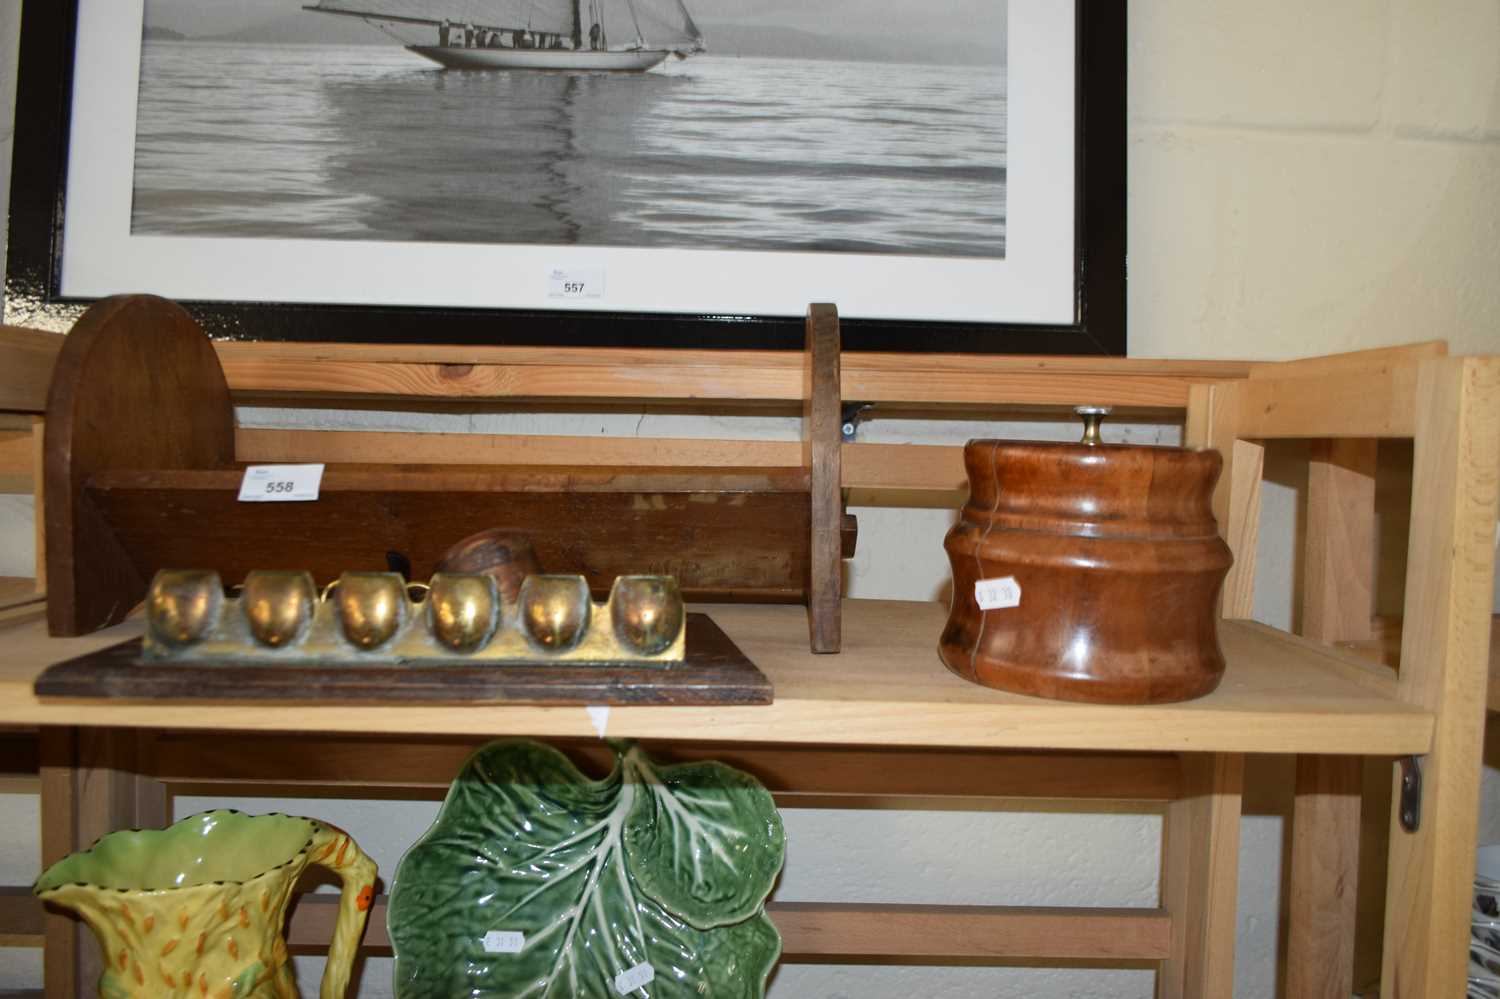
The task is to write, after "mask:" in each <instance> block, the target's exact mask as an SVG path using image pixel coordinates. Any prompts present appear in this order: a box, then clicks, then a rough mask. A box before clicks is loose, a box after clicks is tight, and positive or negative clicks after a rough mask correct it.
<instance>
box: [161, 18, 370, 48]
mask: <svg viewBox="0 0 1500 999" xmlns="http://www.w3.org/2000/svg"><path fill="white" fill-rule="evenodd" d="M163 20H165V19H163ZM169 24H173V22H171V21H166V22H165V23H161V22H157V23H148V24H147V25H146V30H145V32H144V37H146V38H154V39H171V40H173V41H180V40H183V39H188V40H191V41H199V42H260V43H264V44H269V45H295V44H299V43H301V44H311V45H389V44H391V40H390V38H389V37H388V36H386V35H383V34H381V33H380V32H379V31H376V30H375V29H374V28H372V27H370V26H369V25H368V24H366V23H365V22H363V21H361V20H359V19H358V18H353V17H332V16H330V15H328V14H314V13H312V12H311V11H301V10H293V11H292V12H291V13H287V14H281V15H278V16H276V17H270V18H266V19H265V20H262V21H254V22H252V23H250V24H246V25H244V26H243V27H239V28H235V29H234V30H232V31H217V32H210V31H186V32H184V31H179V30H177V28H178V27H188V25H183V24H181V23H180V22H179V23H178V24H176V25H173V26H172V27H169V26H168V25H169Z"/></svg>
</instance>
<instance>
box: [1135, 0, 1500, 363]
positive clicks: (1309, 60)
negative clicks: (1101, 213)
mask: <svg viewBox="0 0 1500 999" xmlns="http://www.w3.org/2000/svg"><path fill="white" fill-rule="evenodd" d="M1130 55H1131V57H1130V90H1129V102H1128V107H1129V108H1130V112H1129V114H1130V128H1129V143H1130V152H1129V156H1130V160H1129V170H1130V177H1129V192H1130V193H1129V199H1130V200H1129V212H1130V222H1129V227H1130V228H1129V237H1128V246H1129V254H1130V290H1129V296H1130V298H1129V338H1130V351H1131V353H1132V354H1137V355H1139V356H1146V357H1168V356H1180V357H1244V358H1280V357H1296V356H1302V355H1306V354H1311V353H1327V352H1334V351H1340V350H1349V349H1357V348H1361V347H1373V346H1384V345H1387V344H1394V343H1403V342H1409V341H1412V340H1421V339H1437V338H1442V339H1447V340H1448V341H1449V344H1450V346H1451V347H1452V348H1453V350H1454V351H1455V352H1459V353H1480V352H1493V351H1495V350H1500V290H1497V288H1496V280H1495V277H1496V274H1497V273H1500V271H1497V268H1496V266H1495V264H1494V255H1495V247H1496V242H1497V240H1496V237H1497V232H1500V229H1497V226H1500V4H1497V3H1496V2H1495V0H1442V2H1436V3H1431V2H1425V0H1389V2H1369V0H1331V2H1327V3H1317V4H1304V3H1298V2H1295V0H1268V2H1263V3H1255V4H1239V3H1230V2H1225V0H1212V2H1197V0H1138V2H1136V3H1134V4H1132V8H1131V16H1130Z"/></svg>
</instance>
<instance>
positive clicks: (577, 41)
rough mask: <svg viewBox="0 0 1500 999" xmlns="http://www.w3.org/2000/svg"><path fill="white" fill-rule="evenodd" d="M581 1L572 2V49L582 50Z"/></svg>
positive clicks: (574, 0)
mask: <svg viewBox="0 0 1500 999" xmlns="http://www.w3.org/2000/svg"><path fill="white" fill-rule="evenodd" d="M582 4H583V0H573V49H574V51H577V50H578V49H581V48H583V9H582Z"/></svg>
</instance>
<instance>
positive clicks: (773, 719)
mask: <svg viewBox="0 0 1500 999" xmlns="http://www.w3.org/2000/svg"><path fill="white" fill-rule="evenodd" d="M695 609H698V610H703V611H706V612H707V613H709V614H710V615H712V617H713V618H714V620H715V621H716V622H718V624H719V625H720V626H721V627H722V628H723V629H724V630H725V631H726V632H727V633H728V634H729V635H730V637H731V638H732V639H733V640H734V641H735V643H736V644H738V645H739V646H740V648H741V649H743V650H744V652H745V654H746V655H747V656H749V657H750V659H751V660H752V661H753V662H755V664H756V665H757V666H759V667H760V668H761V669H762V670H763V671H764V672H765V673H766V674H767V675H768V676H769V677H770V678H771V680H772V682H773V683H774V684H775V688H776V693H775V696H776V701H775V703H774V704H771V705H766V706H757V707H728V708H726V707H705V708H695V707H670V708H668V707H616V708H614V709H612V711H611V713H610V716H609V721H608V734H609V735H610V736H615V737H633V738H651V739H662V740H695V739H696V740H713V741H716V742H762V743H766V742H774V743H805V744H819V745H828V744H843V745H858V744H868V745H889V746H923V745H925V746H952V747H973V748H986V747H988V748H1014V749H1115V750H1141V751H1160V752H1232V753H1239V752H1264V751H1265V750H1266V749H1267V748H1268V747H1270V746H1274V748H1275V749H1276V751H1278V752H1283V753H1330V754H1367V755H1404V754H1412V753H1416V754H1420V753H1424V752H1426V751H1427V749H1428V747H1429V746H1430V744H1431V740H1432V728H1433V722H1432V716H1431V714H1430V713H1427V712H1424V711H1421V710H1418V709H1416V708H1413V707H1410V706H1408V705H1405V704H1403V703H1400V702H1398V701H1396V700H1395V699H1394V694H1393V693H1392V691H1393V689H1394V687H1393V684H1392V683H1391V681H1390V679H1389V677H1388V676H1386V675H1382V674H1381V673H1379V672H1377V671H1374V670H1372V669H1371V667H1370V665H1369V663H1368V662H1367V661H1366V660H1363V659H1361V658H1360V657H1358V656H1356V655H1354V654H1353V653H1347V652H1340V651H1337V650H1333V649H1328V648H1326V647H1322V646H1317V645H1315V644H1314V643H1310V642H1307V641H1305V640H1303V639H1298V638H1295V637H1293V636H1288V635H1284V634H1282V633H1280V632H1277V631H1274V630H1273V629H1270V628H1266V627H1263V626H1261V625H1257V624H1254V623H1251V622H1226V623H1225V624H1224V626H1223V627H1222V629H1221V638H1222V644H1223V646H1224V651H1225V655H1226V657H1227V659H1228V662H1229V672H1228V674H1227V675H1226V678H1225V680H1224V683H1223V684H1222V686H1221V687H1220V688H1219V690H1217V691H1215V692H1214V693H1213V694H1211V695H1209V696H1208V697H1205V698H1201V699H1199V700H1196V701H1190V702H1187V703H1184V704H1173V705H1159V706H1147V707H1116V706H1108V705H1087V704H1067V703H1062V702H1057V701H1048V700H1042V699H1039V698H1033V697H1023V696H1020V695H1014V694H1007V693H1003V692H1001V691H995V690H990V689H988V688H984V687H979V686H975V685H973V684H970V683H968V682H966V681H964V680H962V679H959V678H958V677H956V676H954V675H952V674H950V673H949V672H948V671H947V670H946V669H945V668H944V667H943V666H942V664H941V663H940V662H939V661H938V658H937V653H936V642H937V635H938V633H939V631H940V630H941V628H942V625H943V620H944V618H945V611H944V609H943V608H942V607H941V606H939V605H937V604H930V603H906V602H895V601H863V600H851V601H847V602H846V604H845V607H844V615H845V617H844V622H845V625H844V627H845V642H844V651H843V653H842V655H839V656H817V655H813V654H812V653H810V652H809V651H808V649H807V620H806V612H805V611H804V610H803V609H802V608H800V607H789V606H776V605H750V604H737V605H700V606H697V607H696V608H695ZM139 633H140V624H139V623H138V622H135V621H130V622H126V623H125V624H123V625H119V626H116V627H114V628H111V629H107V630H106V631H103V632H98V633H95V634H93V635H89V636H84V637H81V638H67V639H51V638H48V637H46V633H45V627H44V626H43V625H42V624H41V623H40V622H37V621H29V622H22V623H19V624H16V625H13V626H11V627H9V628H5V629H0V641H3V642H4V644H5V647H6V648H7V650H8V653H7V655H6V656H5V657H4V658H3V660H0V724H11V725H49V724H50V725H112V726H122V727H129V726H139V727H151V728H162V729H171V728H177V729H238V730H247V731H249V730H254V731H304V732H319V731H323V732H378V733H389V734H397V733H412V734H421V733H430V732H447V733H452V734H455V735H458V734H473V735H500V734H510V735H529V736H539V737H583V738H590V737H594V736H595V735H596V731H595V729H594V725H593V722H592V720H591V718H590V716H589V715H588V713H587V712H585V711H584V709H583V708H582V707H550V708H544V707H530V706H515V707H511V706H493V707H488V706H486V707H475V706H441V705H407V706H398V707H392V706H384V707H381V706H351V707H329V706H314V705H287V706H284V707H281V708H278V710H276V711H274V712H268V711H265V710H264V709H263V708H260V707H245V706H239V705H233V704H225V705H213V704H202V703H194V704H158V703H120V702H100V701H73V700H66V701H64V700H51V701H47V702H42V701H39V700H38V699H37V698H36V696H35V695H34V694H33V693H32V689H31V684H32V681H33V680H34V679H35V677H36V675H37V673H39V672H40V671H41V670H42V669H43V668H44V667H45V666H47V665H49V664H51V663H53V662H57V661H59V660H62V659H65V658H70V657H72V656H75V655H80V654H82V653H84V652H87V651H90V650H92V649H96V648H100V647H102V646H104V645H108V644H111V643H113V642H118V641H122V640H124V639H126V638H130V637H133V636H135V635H137V634H139Z"/></svg>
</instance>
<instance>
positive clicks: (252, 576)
mask: <svg viewBox="0 0 1500 999" xmlns="http://www.w3.org/2000/svg"><path fill="white" fill-rule="evenodd" d="M316 600H317V589H316V588H315V587H314V586H313V578H312V574H311V573H307V572H296V571H268V570H258V571H256V572H252V573H249V574H248V575H246V576H245V586H244V588H243V589H242V590H241V591H240V609H241V610H242V611H244V614H245V620H246V621H248V622H249V623H250V634H252V635H254V636H255V640H256V641H257V642H259V643H260V644H262V645H268V646H270V647H271V648H273V649H279V648H281V647H283V646H286V645H290V644H292V643H293V642H295V641H296V640H297V639H298V637H300V636H301V635H302V633H303V632H304V631H306V630H307V627H308V625H309V624H310V623H311V622H312V617H313V606H314V604H315V602H316Z"/></svg>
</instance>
